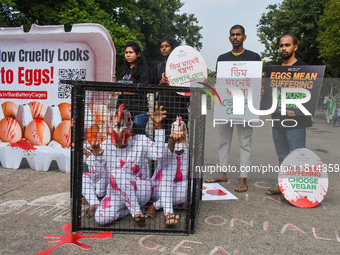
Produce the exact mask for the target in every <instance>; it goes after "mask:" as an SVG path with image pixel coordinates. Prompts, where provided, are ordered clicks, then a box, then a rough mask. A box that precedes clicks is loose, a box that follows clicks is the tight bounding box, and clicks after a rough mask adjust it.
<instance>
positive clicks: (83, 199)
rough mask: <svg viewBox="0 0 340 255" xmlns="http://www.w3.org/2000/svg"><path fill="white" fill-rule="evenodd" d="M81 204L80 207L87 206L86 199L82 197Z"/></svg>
mask: <svg viewBox="0 0 340 255" xmlns="http://www.w3.org/2000/svg"><path fill="white" fill-rule="evenodd" d="M81 204H82V205H88V204H89V203H88V202H87V200H86V198H85V197H83V198H82V199H81Z"/></svg>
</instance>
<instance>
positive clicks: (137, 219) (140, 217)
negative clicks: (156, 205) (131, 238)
mask: <svg viewBox="0 0 340 255" xmlns="http://www.w3.org/2000/svg"><path fill="white" fill-rule="evenodd" d="M134 220H135V222H136V223H137V224H138V226H140V227H144V225H145V215H144V214H136V215H135V217H134Z"/></svg>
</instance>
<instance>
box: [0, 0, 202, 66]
mask: <svg viewBox="0 0 340 255" xmlns="http://www.w3.org/2000/svg"><path fill="white" fill-rule="evenodd" d="M182 6H183V3H181V2H180V0H115V1H112V0H59V1H56V0H31V1H26V0H3V1H2V3H1V4H0V26H11V27H16V26H21V25H23V26H24V29H25V31H28V30H29V29H30V27H31V25H32V24H37V25H64V26H65V29H66V30H67V31H70V30H71V28H72V24H75V23H99V24H101V25H103V26H104V27H105V28H106V29H107V30H108V31H109V32H110V34H111V36H112V40H113V43H114V45H115V47H116V50H117V55H118V59H117V63H118V65H119V63H120V62H121V61H122V60H123V55H124V44H125V42H127V41H137V42H139V43H140V44H141V46H142V48H143V50H144V55H145V56H146V58H147V60H148V63H149V64H150V66H153V65H154V64H155V63H156V62H157V61H159V59H160V58H161V55H160V54H159V50H158V48H157V47H156V45H157V42H158V40H159V39H161V38H162V37H172V38H174V39H176V40H177V43H178V44H187V45H190V46H192V47H195V48H196V49H198V50H199V49H201V47H202V43H201V42H200V40H201V38H202V36H201V34H200V30H201V27H200V26H198V25H197V23H198V21H197V19H196V18H195V17H194V15H192V14H178V12H179V10H180V8H181V7H182Z"/></svg>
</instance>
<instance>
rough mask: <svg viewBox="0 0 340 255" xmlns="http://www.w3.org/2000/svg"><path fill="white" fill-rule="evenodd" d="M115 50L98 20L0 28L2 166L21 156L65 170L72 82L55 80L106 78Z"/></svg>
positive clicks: (34, 163)
mask: <svg viewBox="0 0 340 255" xmlns="http://www.w3.org/2000/svg"><path fill="white" fill-rule="evenodd" d="M115 54H116V53H115V48H114V45H113V42H112V39H111V36H110V34H109V33H108V31H107V30H106V29H105V28H104V27H102V26H101V25H99V24H75V25H73V27H72V30H71V32H65V31H64V27H63V26H37V25H32V27H31V29H30V31H29V32H27V33H25V32H24V31H23V28H22V27H17V28H0V104H1V109H0V111H2V114H0V117H1V119H0V140H1V142H0V162H1V164H2V166H3V167H8V168H18V167H19V165H20V162H21V159H22V158H23V157H25V158H27V160H28V162H29V164H30V167H31V168H32V169H35V170H40V171H47V170H48V168H49V165H50V163H51V160H57V163H58V166H59V169H60V170H61V171H65V172H68V171H69V170H70V166H69V162H70V152H69V151H70V150H69V147H70V125H71V104H70V103H71V89H72V88H71V86H70V85H68V84H63V83H61V82H60V80H95V81H107V82H110V81H112V76H113V74H114V69H115ZM92 101H93V100H92ZM64 149H65V150H64ZM9 154H11V155H12V157H7V156H6V155H9ZM13 161H16V162H13Z"/></svg>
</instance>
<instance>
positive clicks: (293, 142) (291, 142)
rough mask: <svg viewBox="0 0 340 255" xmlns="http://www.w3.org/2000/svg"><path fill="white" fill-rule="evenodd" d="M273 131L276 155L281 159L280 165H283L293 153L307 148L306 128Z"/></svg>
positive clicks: (274, 129) (275, 129)
mask: <svg viewBox="0 0 340 255" xmlns="http://www.w3.org/2000/svg"><path fill="white" fill-rule="evenodd" d="M272 130H273V141H274V145H275V150H276V154H277V156H278V157H279V165H281V164H282V161H283V160H284V159H285V157H286V156H287V155H288V154H289V153H290V152H291V151H293V150H295V149H298V148H306V129H305V128H297V129H285V128H272Z"/></svg>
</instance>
